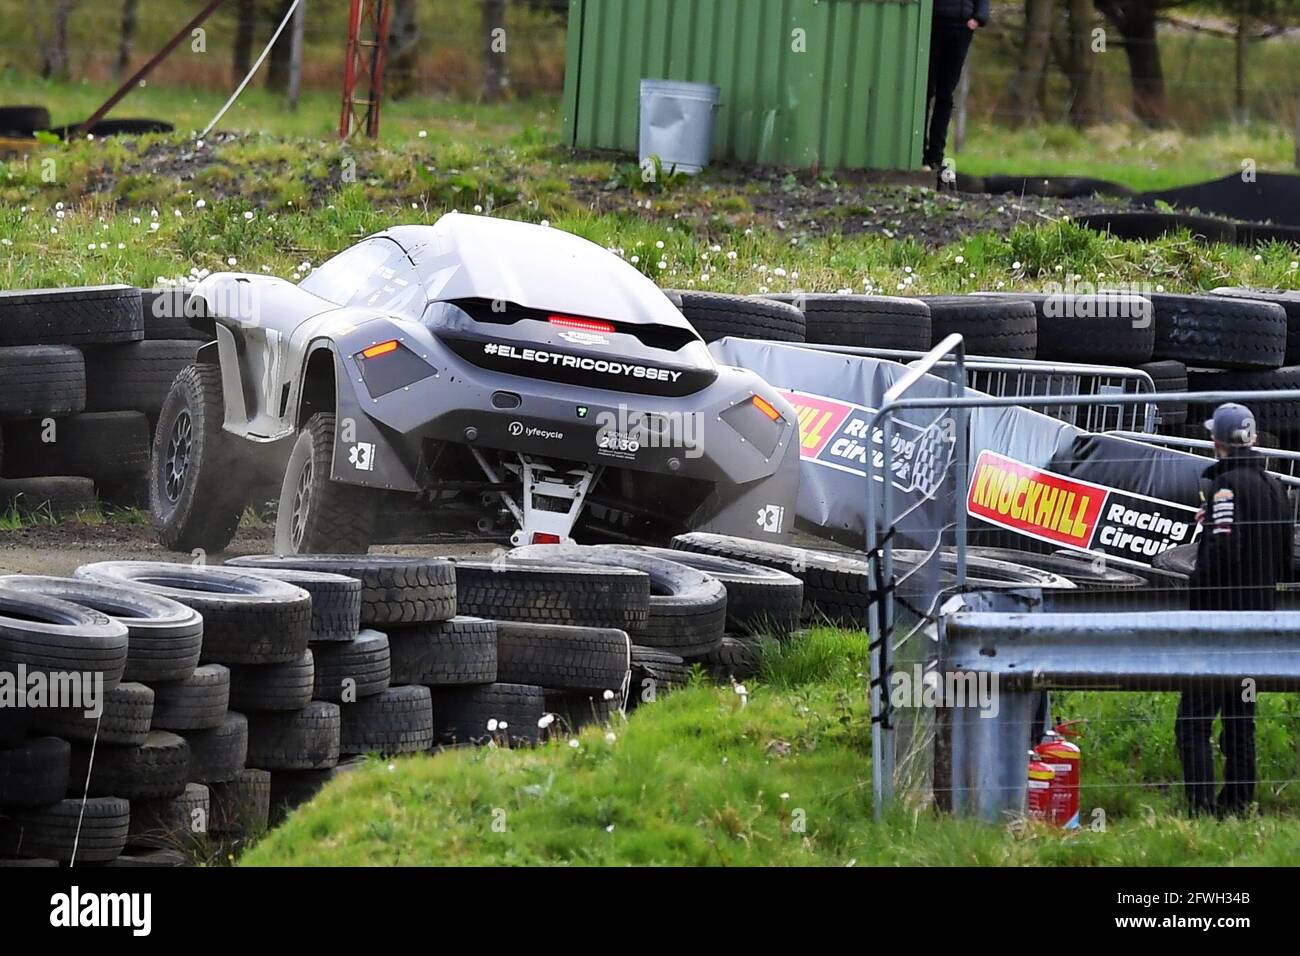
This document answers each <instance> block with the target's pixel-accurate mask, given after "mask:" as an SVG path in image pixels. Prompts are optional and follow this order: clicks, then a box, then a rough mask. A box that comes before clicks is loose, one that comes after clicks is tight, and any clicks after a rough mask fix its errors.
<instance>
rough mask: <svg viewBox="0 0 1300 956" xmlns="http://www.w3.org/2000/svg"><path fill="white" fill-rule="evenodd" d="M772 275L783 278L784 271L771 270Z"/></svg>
mask: <svg viewBox="0 0 1300 956" xmlns="http://www.w3.org/2000/svg"><path fill="white" fill-rule="evenodd" d="M772 275H774V276H777V277H779V278H784V277H785V270H784V269H781V268H777V269H773V270H772Z"/></svg>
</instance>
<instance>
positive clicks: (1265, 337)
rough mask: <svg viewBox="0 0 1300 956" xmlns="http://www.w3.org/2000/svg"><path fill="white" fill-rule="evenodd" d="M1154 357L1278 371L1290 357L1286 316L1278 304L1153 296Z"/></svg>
mask: <svg viewBox="0 0 1300 956" xmlns="http://www.w3.org/2000/svg"><path fill="white" fill-rule="evenodd" d="M1149 298H1150V299H1151V303H1152V305H1154V306H1155V318H1156V344H1155V351H1154V353H1153V354H1154V357H1155V358H1163V359H1177V360H1178V361H1180V362H1184V363H1186V364H1187V365H1191V366H1200V367H1202V368H1227V369H1268V368H1277V367H1278V366H1280V365H1281V364H1282V360H1283V359H1284V358H1285V357H1286V349H1287V315H1286V310H1285V309H1283V308H1282V306H1280V305H1278V304H1277V303H1275V302H1258V301H1255V300H1252V299H1235V298H1228V297H1226V296H1213V295H1171V294H1169V293H1164V292H1158V293H1152V294H1151V295H1150V297H1149Z"/></svg>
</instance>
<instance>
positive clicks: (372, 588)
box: [226, 554, 456, 627]
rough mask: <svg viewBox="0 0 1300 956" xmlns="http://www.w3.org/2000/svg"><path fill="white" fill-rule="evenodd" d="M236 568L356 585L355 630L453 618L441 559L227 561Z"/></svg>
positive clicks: (452, 588)
mask: <svg viewBox="0 0 1300 956" xmlns="http://www.w3.org/2000/svg"><path fill="white" fill-rule="evenodd" d="M226 564H227V565H228V566H231V567H237V568H256V569H262V568H298V569H301V570H304V571H322V572H325V573H328V574H342V575H345V576H347V577H350V578H356V579H357V580H358V581H360V582H361V624H362V625H363V626H365V627H383V626H385V625H389V624H418V623H420V622H423V621H446V620H448V619H450V618H453V617H455V616H456V568H455V566H454V565H453V564H452V563H451V562H450V561H447V560H445V559H442V558H416V557H404V556H401V555H394V554H298V555H290V554H284V555H273V554H254V555H248V556H246V557H240V558H231V559H230V560H229V561H227V562H226Z"/></svg>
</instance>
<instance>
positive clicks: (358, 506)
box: [275, 412, 377, 554]
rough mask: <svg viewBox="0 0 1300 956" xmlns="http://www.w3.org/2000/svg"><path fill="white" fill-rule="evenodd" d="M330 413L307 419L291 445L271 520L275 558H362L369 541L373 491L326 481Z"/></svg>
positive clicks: (372, 526) (331, 451) (331, 450)
mask: <svg viewBox="0 0 1300 956" xmlns="http://www.w3.org/2000/svg"><path fill="white" fill-rule="evenodd" d="M333 461H334V415H333V414H331V413H328V412H321V413H320V414H317V415H313V416H312V417H311V418H310V419H309V420H308V422H307V426H306V427H305V428H304V429H303V430H302V433H301V434H300V435H299V436H298V440H297V441H296V442H295V443H294V446H293V451H292V452H290V454H289V463H288V465H287V466H286V467H285V471H284V483H283V484H282V485H281V486H280V506H279V508H278V509H277V511H276V517H275V551H276V553H277V554H320V553H322V552H330V553H339V552H343V553H358V554H364V553H365V552H366V551H368V550H369V548H370V542H371V541H372V540H374V537H375V532H374V529H375V519H376V514H377V509H376V499H375V492H373V491H371V490H370V489H368V488H361V487H359V486H357V485H346V484H343V483H342V482H337V481H334V480H333V479H331V478H330V467H331V465H332V463H333Z"/></svg>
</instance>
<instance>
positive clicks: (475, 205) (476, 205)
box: [474, 203, 483, 212]
mask: <svg viewBox="0 0 1300 956" xmlns="http://www.w3.org/2000/svg"><path fill="white" fill-rule="evenodd" d="M474 211H475V212H482V211H483V207H482V206H480V205H479V204H478V203H475V204H474Z"/></svg>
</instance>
